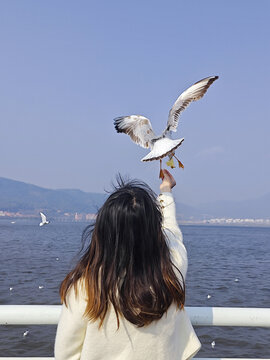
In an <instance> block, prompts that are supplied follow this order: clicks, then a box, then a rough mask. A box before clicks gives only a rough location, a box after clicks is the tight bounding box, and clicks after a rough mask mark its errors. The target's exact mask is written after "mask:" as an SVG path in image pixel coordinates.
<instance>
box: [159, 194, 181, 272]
mask: <svg viewBox="0 0 270 360" xmlns="http://www.w3.org/2000/svg"><path fill="white" fill-rule="evenodd" d="M158 200H159V203H160V207H161V210H162V215H163V223H162V227H163V231H164V233H165V235H166V237H167V240H168V244H169V247H170V251H171V256H172V260H173V263H174V264H175V265H176V266H177V267H178V269H179V270H180V271H181V274H182V275H183V277H184V279H185V277H186V273H187V267H188V260H187V251H186V248H185V245H184V243H183V235H182V232H181V230H180V228H179V226H178V224H177V221H176V210H175V202H174V198H173V195H172V193H170V192H166V193H165V192H164V193H161V194H160V195H159V196H158Z"/></svg>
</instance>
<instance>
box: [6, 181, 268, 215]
mask: <svg viewBox="0 0 270 360" xmlns="http://www.w3.org/2000/svg"><path fill="white" fill-rule="evenodd" d="M106 196H107V195H106V194H101V193H87V192H83V191H81V190H73V189H62V190H51V189H45V188H42V187H39V186H36V185H31V184H27V183H24V182H21V181H15V180H11V179H6V178H1V177H0V211H1V210H2V211H10V212H22V213H34V214H38V212H39V211H47V212H50V215H56V214H57V213H65V212H67V213H76V212H77V213H96V211H97V209H98V208H99V207H100V206H101V205H102V204H103V202H104V201H105V199H106ZM176 208H177V216H178V218H179V219H180V220H188V219H194V220H196V219H209V218H218V217H219V218H220V217H226V218H270V193H269V194H266V195H264V196H262V197H259V198H255V199H250V200H245V201H215V202H212V203H206V204H201V205H199V206H197V207H193V206H189V205H186V204H183V203H177V204H176Z"/></svg>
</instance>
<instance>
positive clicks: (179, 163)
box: [173, 155, 184, 169]
mask: <svg viewBox="0 0 270 360" xmlns="http://www.w3.org/2000/svg"><path fill="white" fill-rule="evenodd" d="M173 157H175V158H176V160H177V161H178V165H179V167H180V168H182V169H184V165H183V164H182V163H181V161H180V160H179V159H178V158H177V157H176V156H175V155H173Z"/></svg>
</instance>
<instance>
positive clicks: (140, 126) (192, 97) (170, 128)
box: [114, 76, 218, 178]
mask: <svg viewBox="0 0 270 360" xmlns="http://www.w3.org/2000/svg"><path fill="white" fill-rule="evenodd" d="M217 79H218V76H210V77H207V78H205V79H202V80H200V81H198V82H196V83H195V84H193V85H192V86H190V87H189V88H188V89H186V90H185V91H184V92H183V93H182V94H181V95H180V96H179V97H178V98H177V100H176V101H175V103H174V104H173V107H172V108H171V110H170V112H169V117H168V121H167V126H166V128H165V130H164V131H163V133H162V134H161V135H159V136H156V135H155V133H154V131H153V129H152V125H151V122H150V120H149V119H148V118H146V117H145V116H142V115H130V116H120V117H117V118H115V119H114V127H115V129H116V131H117V132H118V133H125V134H127V135H129V136H130V137H131V139H132V140H133V141H134V142H135V143H136V144H138V145H140V146H142V147H144V148H146V149H149V148H150V150H151V151H150V152H149V153H148V154H147V155H146V156H145V157H143V158H142V159H141V161H152V160H160V175H159V176H160V177H161V178H163V171H162V158H164V157H165V156H168V157H169V161H168V162H167V163H166V164H167V165H168V166H170V167H171V168H174V167H175V166H174V162H173V158H175V159H176V160H177V162H178V165H179V167H181V168H184V165H183V164H182V163H181V161H180V160H179V159H178V158H177V157H176V156H175V150H176V149H177V148H178V147H179V146H180V145H181V144H182V142H183V141H184V138H181V139H176V140H173V139H172V138H171V135H172V132H176V130H177V126H178V122H179V117H180V115H181V113H182V112H183V111H184V110H185V109H186V108H187V107H188V105H189V104H190V103H191V102H192V101H197V100H199V99H201V98H202V97H203V96H204V94H205V93H206V91H207V90H208V88H209V86H210V85H212V84H213V82H214V81H216V80H217Z"/></svg>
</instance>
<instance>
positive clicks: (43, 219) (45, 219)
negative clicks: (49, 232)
mask: <svg viewBox="0 0 270 360" xmlns="http://www.w3.org/2000/svg"><path fill="white" fill-rule="evenodd" d="M40 216H41V222H42V223H45V222H46V221H47V218H46V215H44V214H43V213H42V212H40Z"/></svg>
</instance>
